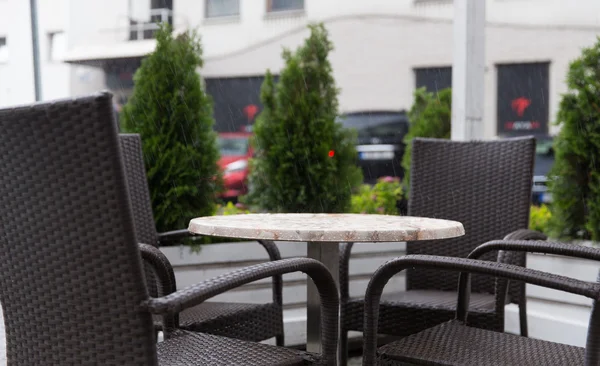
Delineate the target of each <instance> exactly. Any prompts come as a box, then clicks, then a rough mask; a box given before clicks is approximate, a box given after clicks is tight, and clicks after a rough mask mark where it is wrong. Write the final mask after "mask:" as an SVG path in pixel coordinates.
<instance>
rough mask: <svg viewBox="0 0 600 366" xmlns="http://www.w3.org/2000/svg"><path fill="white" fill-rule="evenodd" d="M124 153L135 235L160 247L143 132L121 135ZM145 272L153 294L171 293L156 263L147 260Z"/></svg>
mask: <svg viewBox="0 0 600 366" xmlns="http://www.w3.org/2000/svg"><path fill="white" fill-rule="evenodd" d="M119 140H120V141H121V153H122V155H123V163H124V165H125V177H126V178H127V186H128V188H129V197H130V198H131V207H132V209H133V223H134V227H135V234H136V237H137V239H138V240H139V242H140V243H144V244H148V245H153V246H155V247H158V233H157V231H156V225H155V223H154V214H153V213H152V201H151V199H150V188H149V187H148V180H147V178H146V167H145V165H144V153H143V152H142V139H141V137H140V135H139V134H120V135H119ZM144 275H145V276H146V286H147V288H148V293H149V295H150V296H152V297H159V296H164V295H168V293H167V292H169V291H167V290H165V289H164V288H163V287H162V286H161V283H160V281H159V280H158V278H159V276H158V274H157V273H156V272H154V268H153V267H152V265H150V264H148V263H145V262H144Z"/></svg>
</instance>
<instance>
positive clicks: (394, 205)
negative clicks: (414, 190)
mask: <svg viewBox="0 0 600 366" xmlns="http://www.w3.org/2000/svg"><path fill="white" fill-rule="evenodd" d="M401 198H402V186H401V185H400V181H399V180H398V178H392V177H385V178H381V179H379V180H378V182H377V183H376V184H375V185H374V186H370V185H368V184H365V185H362V186H361V187H360V188H359V191H358V193H357V194H354V195H352V208H351V212H353V213H363V214H385V215H397V214H398V201H399V200H400V199H401Z"/></svg>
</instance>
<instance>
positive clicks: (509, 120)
mask: <svg viewBox="0 0 600 366" xmlns="http://www.w3.org/2000/svg"><path fill="white" fill-rule="evenodd" d="M497 67H498V101H497V102H498V134H499V135H502V136H515V135H529V134H536V135H546V134H547V133H548V115H549V111H548V108H549V107H548V96H549V90H548V89H549V84H548V83H549V82H548V69H549V63H530V64H509V65H498V66H497Z"/></svg>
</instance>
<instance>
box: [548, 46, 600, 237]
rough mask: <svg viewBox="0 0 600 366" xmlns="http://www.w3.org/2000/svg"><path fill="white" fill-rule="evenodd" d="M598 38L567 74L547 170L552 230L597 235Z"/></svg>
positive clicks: (599, 209) (599, 156) (599, 169)
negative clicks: (558, 129)
mask: <svg viewBox="0 0 600 366" xmlns="http://www.w3.org/2000/svg"><path fill="white" fill-rule="evenodd" d="M599 65H600V38H598V40H597V42H596V44H595V45H594V46H592V47H590V48H586V49H584V50H583V52H582V55H581V57H580V58H578V59H576V60H575V61H573V62H572V63H571V65H570V67H569V71H568V73H567V86H568V91H567V92H566V93H565V94H563V96H562V99H561V102H560V108H559V111H558V115H557V120H556V124H557V125H559V126H561V130H560V133H559V134H558V136H557V137H556V139H555V142H554V151H555V162H554V166H553V167H552V170H551V172H550V177H551V180H550V183H549V188H550V192H551V194H552V200H553V202H552V205H551V207H550V209H551V212H552V219H551V221H550V225H551V234H552V235H553V236H557V237H566V238H581V239H592V240H600V66H599Z"/></svg>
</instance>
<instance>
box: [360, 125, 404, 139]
mask: <svg viewBox="0 0 600 366" xmlns="http://www.w3.org/2000/svg"><path fill="white" fill-rule="evenodd" d="M404 130H405V128H404V125H403V124H402V123H401V122H400V121H398V122H392V123H386V124H382V125H377V126H371V127H367V128H362V129H359V130H358V136H359V137H382V136H394V135H402V134H403V133H404Z"/></svg>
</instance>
